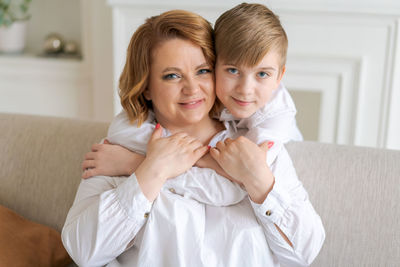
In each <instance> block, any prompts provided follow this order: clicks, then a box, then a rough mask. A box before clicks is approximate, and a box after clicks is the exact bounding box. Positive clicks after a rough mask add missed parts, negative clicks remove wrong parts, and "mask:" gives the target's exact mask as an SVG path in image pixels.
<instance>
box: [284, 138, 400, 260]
mask: <svg viewBox="0 0 400 267" xmlns="http://www.w3.org/2000/svg"><path fill="white" fill-rule="evenodd" d="M287 148H288V151H289V153H290V155H291V157H292V160H293V162H294V165H295V167H296V171H297V174H298V176H299V178H300V180H301V181H302V182H303V184H304V186H305V188H306V189H307V191H308V193H309V196H310V199H311V202H312V203H313V205H314V208H315V209H316V210H317V212H318V213H319V215H320V216H321V218H322V221H323V224H324V227H325V231H326V239H325V243H324V246H323V248H322V250H321V252H320V254H319V255H318V257H317V258H316V260H315V261H314V263H313V265H312V266H323V267H326V266H332V267H334V266H371V267H372V266H400V265H399V264H400V151H390V150H383V149H373V148H363V147H350V146H339V145H330V144H321V143H313V142H299V143H290V144H288V145H287Z"/></svg>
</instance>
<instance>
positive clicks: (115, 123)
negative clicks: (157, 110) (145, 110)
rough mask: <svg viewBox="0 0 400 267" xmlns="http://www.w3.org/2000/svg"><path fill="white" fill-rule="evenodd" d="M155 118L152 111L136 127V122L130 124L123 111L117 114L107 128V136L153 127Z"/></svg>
mask: <svg viewBox="0 0 400 267" xmlns="http://www.w3.org/2000/svg"><path fill="white" fill-rule="evenodd" d="M154 120H155V116H154V113H153V112H152V111H150V112H149V114H148V116H147V119H146V120H145V121H144V122H143V123H142V125H141V126H140V127H138V125H137V122H136V121H135V122H133V123H131V121H130V119H129V117H128V114H127V113H126V111H125V110H122V111H121V112H120V113H118V114H117V115H116V116H115V117H114V119H113V120H112V122H111V124H110V126H109V127H108V134H107V135H108V136H112V135H113V134H115V133H118V132H121V131H124V130H127V129H129V130H130V131H135V130H137V129H139V128H141V129H142V127H143V126H144V127H148V126H152V125H154Z"/></svg>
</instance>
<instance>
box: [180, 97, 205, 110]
mask: <svg viewBox="0 0 400 267" xmlns="http://www.w3.org/2000/svg"><path fill="white" fill-rule="evenodd" d="M203 102H204V99H199V100H191V101H185V102H180V103H179V105H181V106H183V107H184V108H187V109H194V108H197V107H199V106H200V105H201V104H203Z"/></svg>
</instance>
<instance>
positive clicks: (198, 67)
mask: <svg viewBox="0 0 400 267" xmlns="http://www.w3.org/2000/svg"><path fill="white" fill-rule="evenodd" d="M209 67H210V65H208V63H207V62H204V63H203V64H200V65H198V66H197V67H196V69H200V68H209Z"/></svg>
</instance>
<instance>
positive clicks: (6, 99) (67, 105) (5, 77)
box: [0, 0, 113, 121]
mask: <svg viewBox="0 0 400 267" xmlns="http://www.w3.org/2000/svg"><path fill="white" fill-rule="evenodd" d="M30 13H31V15H32V17H31V19H30V20H29V24H28V34H27V45H26V50H25V53H24V54H21V55H0V112H13V113H28V114H36V115H47V116H48V115H50V116H61V117H74V118H85V119H95V120H101V121H111V119H112V117H113V82H112V38H111V36H112V34H111V8H110V7H109V6H108V5H106V2H105V0H84V1H80V0H71V1H63V0H35V1H32V3H31V8H30ZM53 32H55V33H59V34H61V35H62V36H63V37H64V39H65V40H66V41H75V42H76V43H77V44H78V47H79V50H80V52H81V54H82V59H76V58H64V57H63V58H59V57H58V58H57V57H53V58H51V57H41V56H40V55H41V54H43V42H44V40H45V37H46V35H47V34H49V33H53Z"/></svg>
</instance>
